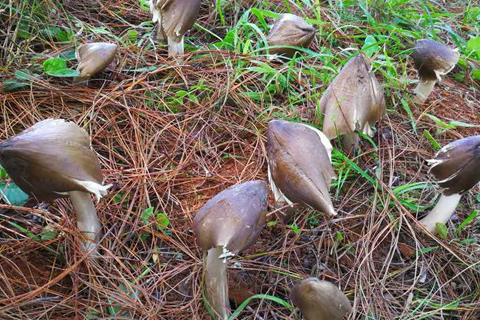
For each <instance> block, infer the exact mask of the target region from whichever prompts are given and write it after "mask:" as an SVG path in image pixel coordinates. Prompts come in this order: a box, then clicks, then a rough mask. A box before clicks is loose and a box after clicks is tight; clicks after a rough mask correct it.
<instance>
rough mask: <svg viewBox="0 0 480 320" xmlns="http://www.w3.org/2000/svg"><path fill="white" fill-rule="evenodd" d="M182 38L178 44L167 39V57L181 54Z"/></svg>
mask: <svg viewBox="0 0 480 320" xmlns="http://www.w3.org/2000/svg"><path fill="white" fill-rule="evenodd" d="M183 38H184V37H182V40H180V42H175V41H173V39H171V38H169V37H168V56H169V57H171V56H176V55H181V54H183V52H184V51H183Z"/></svg>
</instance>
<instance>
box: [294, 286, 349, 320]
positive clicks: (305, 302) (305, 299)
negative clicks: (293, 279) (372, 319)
mask: <svg viewBox="0 0 480 320" xmlns="http://www.w3.org/2000/svg"><path fill="white" fill-rule="evenodd" d="M290 299H291V300H292V302H293V304H294V305H296V306H297V307H298V308H299V309H300V311H302V314H303V316H304V317H305V319H306V320H341V319H343V317H345V316H346V315H347V314H348V313H350V312H351V311H352V306H351V305H350V301H349V300H348V298H347V297H346V296H345V294H344V293H343V292H342V291H340V290H339V289H338V288H337V287H336V286H335V285H334V284H333V283H330V282H328V281H320V280H318V279H317V278H307V279H303V280H302V281H300V282H299V283H297V284H296V285H295V287H293V289H292V291H291V293H290Z"/></svg>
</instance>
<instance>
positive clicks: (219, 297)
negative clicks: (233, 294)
mask: <svg viewBox="0 0 480 320" xmlns="http://www.w3.org/2000/svg"><path fill="white" fill-rule="evenodd" d="M223 252H224V250H223V248H222V247H215V248H212V249H210V250H208V252H207V256H206V257H205V286H206V289H205V292H206V296H207V302H208V304H209V306H210V308H211V309H212V310H213V311H214V312H215V313H216V315H217V318H218V319H222V320H223V319H227V318H228V315H229V313H230V302H229V301H228V283H227V263H226V262H224V261H223V260H222V259H221V258H220V256H221V255H222V254H223Z"/></svg>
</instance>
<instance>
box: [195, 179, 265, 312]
mask: <svg viewBox="0 0 480 320" xmlns="http://www.w3.org/2000/svg"><path fill="white" fill-rule="evenodd" d="M267 198H268V186H267V184H266V183H265V182H264V181H258V180H257V181H248V182H245V183H242V184H239V185H236V186H233V187H230V188H228V189H226V190H224V191H222V192H220V193H219V194H217V195H216V196H215V197H213V198H212V199H210V200H209V201H207V203H205V205H204V206H203V207H202V208H201V209H200V211H198V213H197V215H196V216H195V219H194V221H193V225H194V226H193V228H194V232H195V235H196V238H197V244H198V246H199V247H200V248H202V249H203V250H205V251H207V254H206V256H205V255H204V263H205V286H206V289H205V291H206V296H207V302H208V304H209V306H210V307H211V309H212V310H213V311H214V312H215V314H216V315H217V317H219V318H220V319H227V318H228V314H229V312H230V303H229V300H228V285H227V275H226V272H227V259H228V258H229V257H232V256H234V255H235V254H238V253H239V252H240V251H242V250H244V249H246V248H248V247H249V246H251V245H252V244H253V243H254V242H255V240H256V239H257V237H258V236H259V234H260V232H261V231H262V229H263V227H264V226H265V219H266V213H267Z"/></svg>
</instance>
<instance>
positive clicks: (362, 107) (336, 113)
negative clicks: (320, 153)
mask: <svg viewBox="0 0 480 320" xmlns="http://www.w3.org/2000/svg"><path fill="white" fill-rule="evenodd" d="M370 66H371V64H370V61H369V59H368V58H367V57H366V56H364V55H363V54H361V55H358V56H355V57H353V58H352V59H350V60H349V61H348V62H347V64H346V65H345V66H344V67H343V68H342V70H341V71H340V73H339V74H338V75H337V76H336V77H335V79H334V80H333V82H332V83H331V84H330V85H329V86H328V88H327V90H326V91H325V93H324V94H323V96H322V98H321V99H320V111H321V112H322V113H324V118H323V132H324V133H325V135H326V136H327V137H328V139H334V138H336V137H337V136H340V135H343V134H348V133H352V132H353V131H361V132H363V133H366V134H368V135H370V136H372V135H373V131H372V129H371V127H372V126H373V125H374V124H375V123H376V122H377V121H378V120H379V119H380V118H381V116H382V114H383V111H384V110H385V97H384V95H383V89H382V87H380V85H379V84H378V82H377V79H376V78H375V75H374V74H373V73H372V72H371V71H370Z"/></svg>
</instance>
